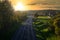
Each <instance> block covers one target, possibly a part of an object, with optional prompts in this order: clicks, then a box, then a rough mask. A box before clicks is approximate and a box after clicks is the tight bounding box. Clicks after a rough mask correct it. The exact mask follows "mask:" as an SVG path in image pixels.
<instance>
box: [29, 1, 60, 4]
mask: <svg viewBox="0 0 60 40" xmlns="http://www.w3.org/2000/svg"><path fill="white" fill-rule="evenodd" d="M28 5H60V0H35V1H34V2H31V3H29V4H28Z"/></svg>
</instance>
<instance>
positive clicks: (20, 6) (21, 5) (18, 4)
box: [14, 2, 26, 11]
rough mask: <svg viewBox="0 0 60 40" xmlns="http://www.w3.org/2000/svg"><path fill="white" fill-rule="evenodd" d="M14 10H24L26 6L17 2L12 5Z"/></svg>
mask: <svg viewBox="0 0 60 40" xmlns="http://www.w3.org/2000/svg"><path fill="white" fill-rule="evenodd" d="M14 9H15V11H17V10H19V11H24V10H26V7H25V5H24V4H23V3H21V2H18V3H17V4H16V5H15V6H14Z"/></svg>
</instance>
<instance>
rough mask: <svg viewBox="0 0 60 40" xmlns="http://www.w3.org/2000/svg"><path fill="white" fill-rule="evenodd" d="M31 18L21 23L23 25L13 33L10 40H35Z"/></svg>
mask: <svg viewBox="0 0 60 40" xmlns="http://www.w3.org/2000/svg"><path fill="white" fill-rule="evenodd" d="M32 19H33V17H32V16H29V17H28V19H27V20H26V21H25V22H24V23H22V24H23V25H22V26H21V27H20V28H19V29H18V30H17V31H16V32H15V34H14V36H13V38H12V40H36V35H35V31H34V29H33V27H32Z"/></svg>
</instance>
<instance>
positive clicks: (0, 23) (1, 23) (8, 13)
mask: <svg viewBox="0 0 60 40" xmlns="http://www.w3.org/2000/svg"><path fill="white" fill-rule="evenodd" d="M12 16H13V8H12V6H11V4H10V3H9V1H8V0H4V1H0V27H1V29H0V36H1V38H0V40H5V39H6V38H7V37H9V32H8V31H9V29H11V27H12ZM6 40H8V38H7V39H6Z"/></svg>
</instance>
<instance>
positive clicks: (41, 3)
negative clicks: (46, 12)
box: [11, 0, 60, 10]
mask: <svg viewBox="0 0 60 40" xmlns="http://www.w3.org/2000/svg"><path fill="white" fill-rule="evenodd" d="M18 2H21V3H23V4H24V6H25V7H26V10H43V9H58V10H60V0H11V3H12V5H13V6H15V5H16V4H17V3H18Z"/></svg>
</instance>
